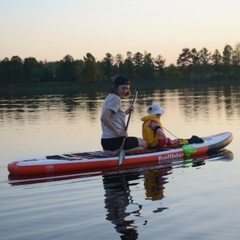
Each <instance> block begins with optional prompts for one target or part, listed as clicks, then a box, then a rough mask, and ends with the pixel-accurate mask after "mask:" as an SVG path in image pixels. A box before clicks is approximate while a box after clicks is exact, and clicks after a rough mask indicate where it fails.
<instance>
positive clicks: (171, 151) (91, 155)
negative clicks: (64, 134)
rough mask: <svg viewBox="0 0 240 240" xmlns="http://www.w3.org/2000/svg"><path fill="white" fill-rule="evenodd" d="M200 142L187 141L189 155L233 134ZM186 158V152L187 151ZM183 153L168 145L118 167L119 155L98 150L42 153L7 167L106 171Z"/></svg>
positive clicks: (18, 171)
mask: <svg viewBox="0 0 240 240" xmlns="http://www.w3.org/2000/svg"><path fill="white" fill-rule="evenodd" d="M202 139H203V140H204V142H203V143H193V144H189V146H191V147H192V148H194V149H195V151H193V153H192V154H191V155H190V156H191V157H194V156H199V155H204V154H206V153H209V152H214V151H218V150H220V149H223V148H224V147H226V146H227V145H228V144H229V143H231V141H232V139H233V136H232V133H230V132H225V133H219V134H215V135H211V136H207V137H202ZM187 156H188V157H189V154H187ZM184 158H186V154H185V152H184V149H183V148H182V147H177V148H167V149H161V150H156V149H155V150H148V149H146V150H145V151H143V152H141V153H138V154H132V155H126V156H125V159H124V163H123V164H122V165H121V166H118V156H114V157H112V156H111V157H110V156H106V155H105V154H104V153H103V152H101V151H95V152H84V153H73V154H60V155H54V156H45V157H43V158H36V159H28V160H19V161H14V162H11V163H9V164H8V170H9V172H10V173H11V174H15V175H35V174H51V173H64V172H65V173H66V172H76V171H89V172H90V171H94V170H98V171H101V170H106V169H109V168H116V167H121V168H122V166H125V167H126V166H128V167H131V166H137V165H138V164H140V165H141V164H145V165H151V164H158V165H161V164H169V163H172V162H174V161H175V160H176V159H184Z"/></svg>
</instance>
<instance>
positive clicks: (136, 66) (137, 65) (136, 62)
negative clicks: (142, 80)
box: [132, 52, 144, 78]
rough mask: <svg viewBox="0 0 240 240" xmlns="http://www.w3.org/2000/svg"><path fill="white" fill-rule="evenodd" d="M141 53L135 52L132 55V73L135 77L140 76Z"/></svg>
mask: <svg viewBox="0 0 240 240" xmlns="http://www.w3.org/2000/svg"><path fill="white" fill-rule="evenodd" d="M143 61H144V60H143V54H142V53H140V52H137V53H135V54H134V55H133V58H132V62H133V65H134V73H135V76H136V77H137V78H139V77H140V76H141V71H142V66H143Z"/></svg>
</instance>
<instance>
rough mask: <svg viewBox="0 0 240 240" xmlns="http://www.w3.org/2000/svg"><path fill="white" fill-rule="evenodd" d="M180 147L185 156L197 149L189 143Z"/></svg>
mask: <svg viewBox="0 0 240 240" xmlns="http://www.w3.org/2000/svg"><path fill="white" fill-rule="evenodd" d="M182 149H183V151H184V154H185V156H187V157H189V156H190V155H191V154H193V153H195V152H196V151H197V149H196V148H195V147H193V146H191V145H183V146H182Z"/></svg>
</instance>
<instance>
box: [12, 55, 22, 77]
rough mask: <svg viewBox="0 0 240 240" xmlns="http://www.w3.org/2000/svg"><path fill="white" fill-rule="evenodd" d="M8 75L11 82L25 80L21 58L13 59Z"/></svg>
mask: <svg viewBox="0 0 240 240" xmlns="http://www.w3.org/2000/svg"><path fill="white" fill-rule="evenodd" d="M8 75H9V78H10V80H11V82H21V81H22V80H23V61H22V59H21V58H20V57H19V56H13V57H12V58H11V60H10V62H9V73H8Z"/></svg>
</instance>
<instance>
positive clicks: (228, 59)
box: [222, 44, 233, 79]
mask: <svg viewBox="0 0 240 240" xmlns="http://www.w3.org/2000/svg"><path fill="white" fill-rule="evenodd" d="M232 55H233V48H232V47H231V46H230V45H228V44H227V45H225V47H224V50H223V58H222V59H223V74H224V76H225V77H226V79H229V77H230V75H231V69H232V67H231V64H232Z"/></svg>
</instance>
